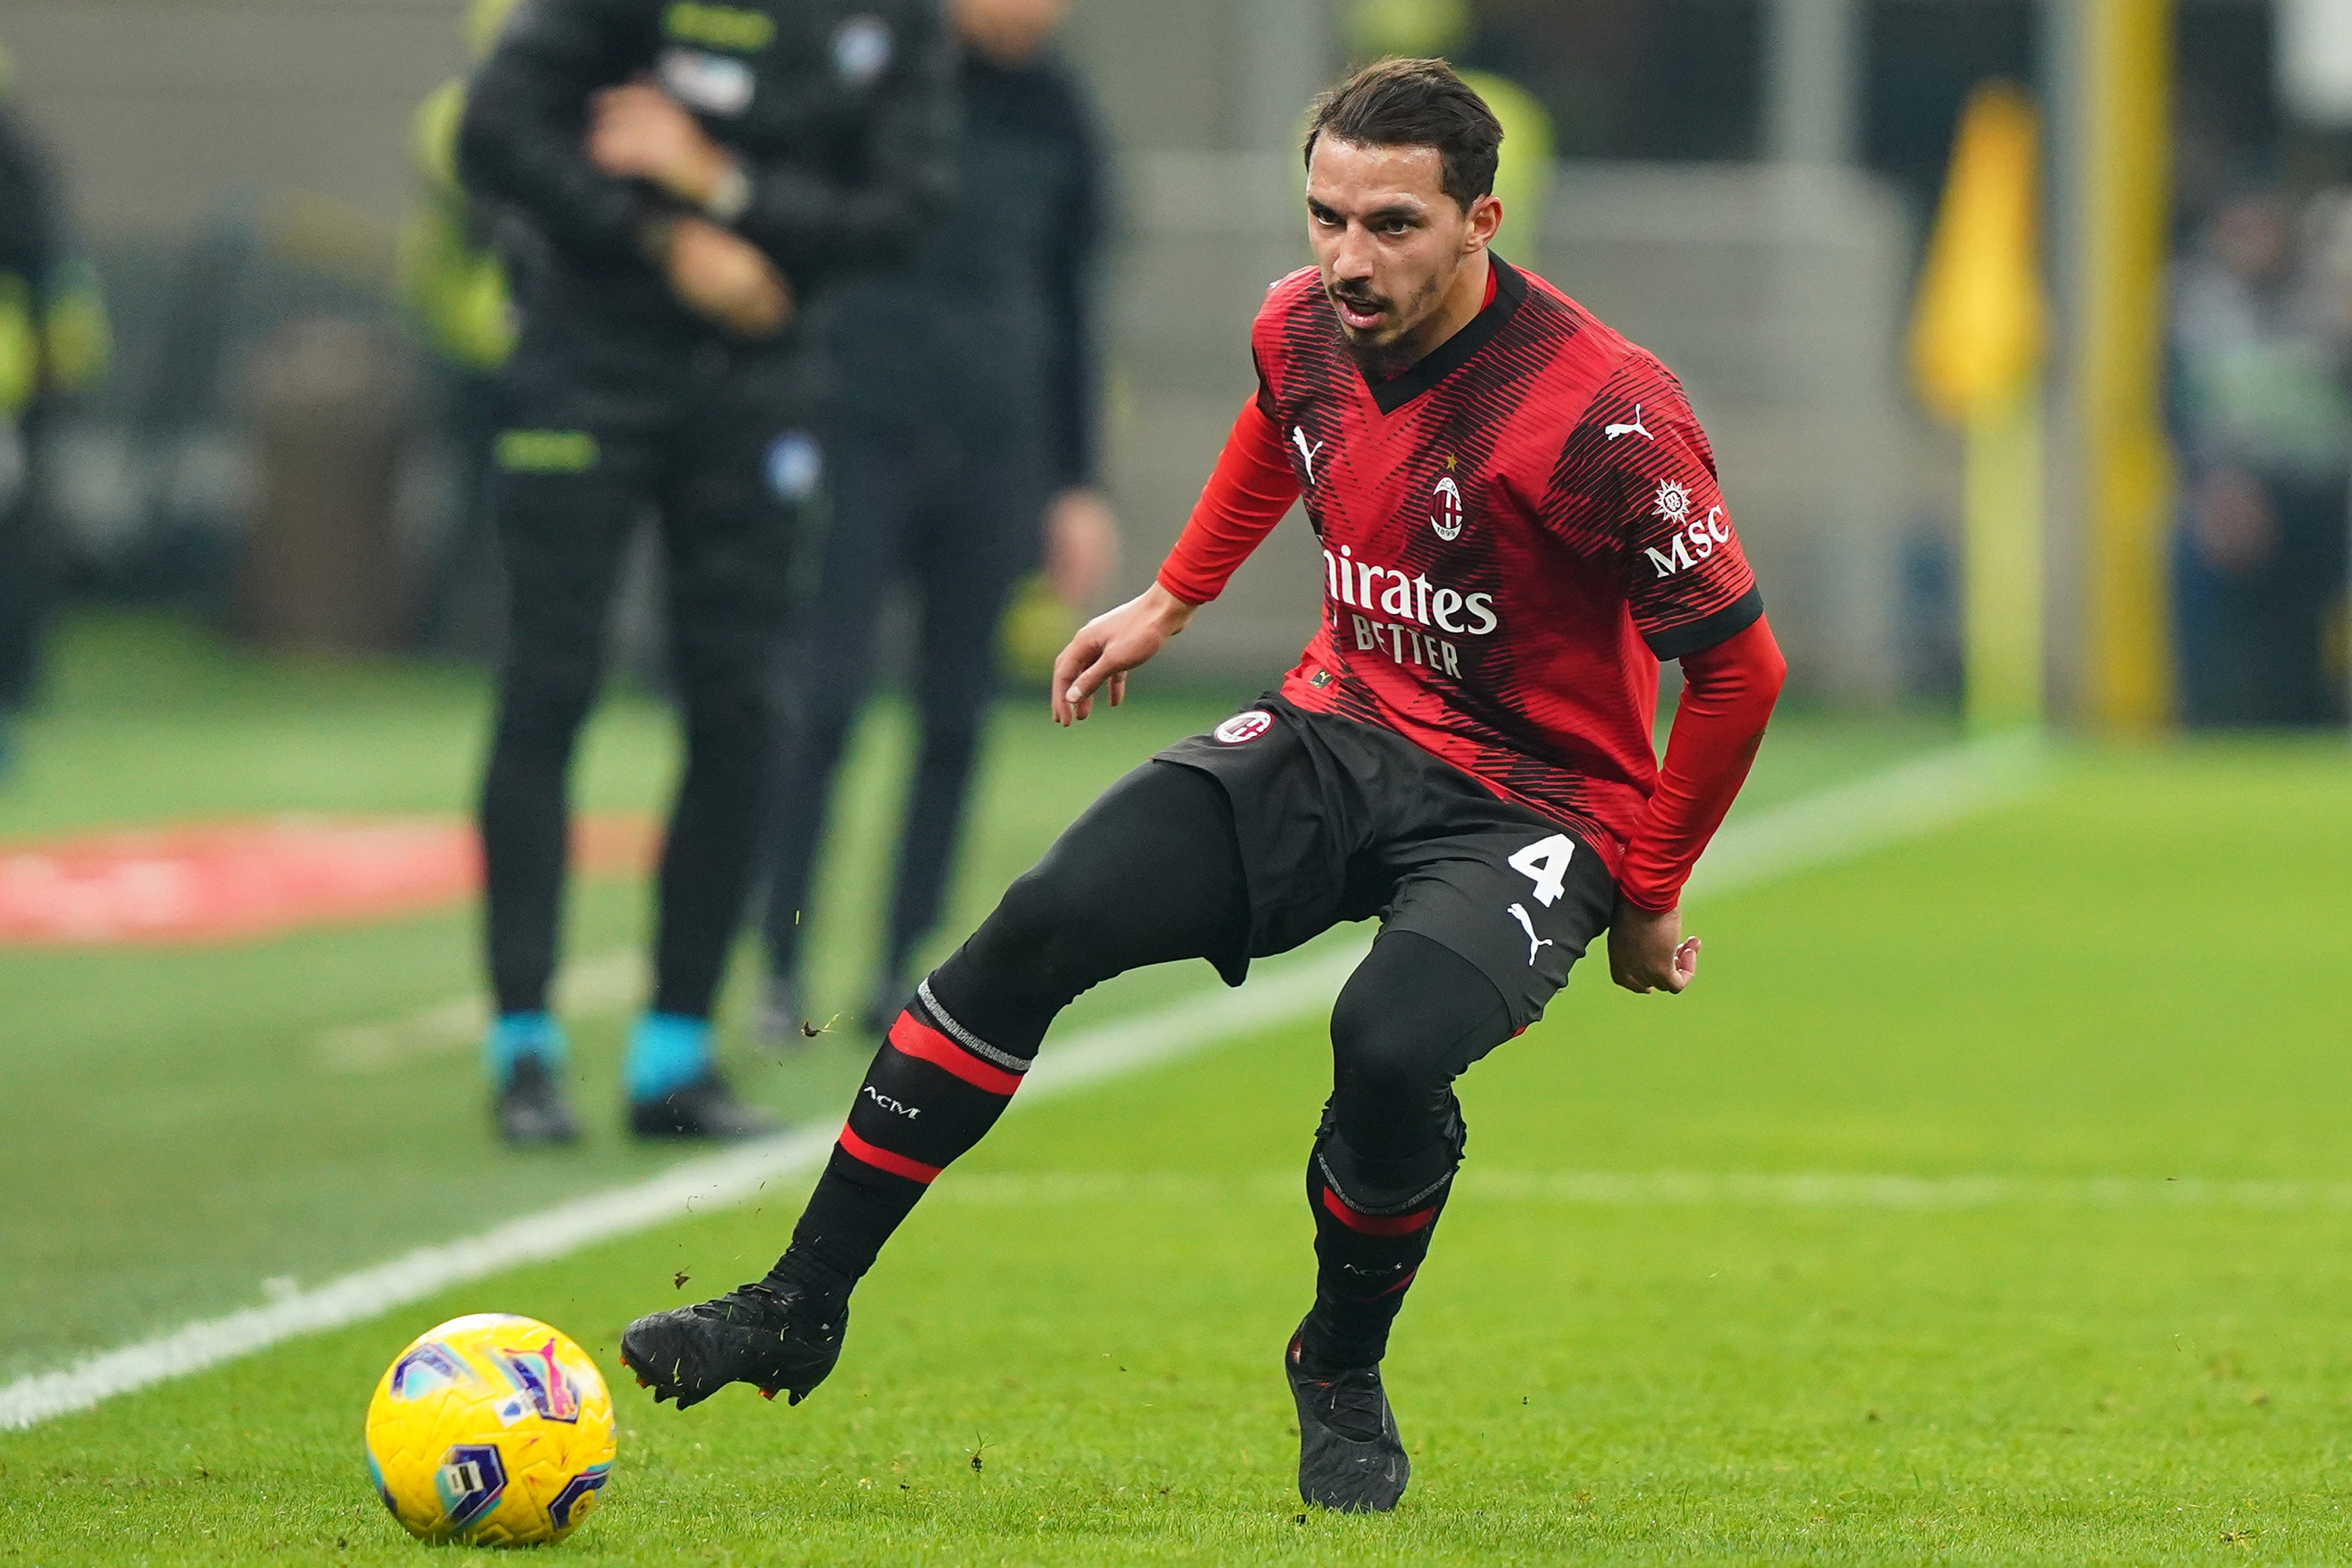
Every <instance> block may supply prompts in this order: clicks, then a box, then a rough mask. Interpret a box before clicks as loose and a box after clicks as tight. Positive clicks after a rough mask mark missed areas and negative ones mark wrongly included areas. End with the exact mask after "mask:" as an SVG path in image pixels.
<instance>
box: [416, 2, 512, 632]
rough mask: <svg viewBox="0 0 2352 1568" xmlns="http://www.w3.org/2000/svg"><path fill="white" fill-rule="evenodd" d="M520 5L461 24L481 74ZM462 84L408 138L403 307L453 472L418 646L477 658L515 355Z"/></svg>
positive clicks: (442, 92)
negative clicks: (466, 180)
mask: <svg viewBox="0 0 2352 1568" xmlns="http://www.w3.org/2000/svg"><path fill="white" fill-rule="evenodd" d="M515 4H516V0H475V4H474V5H473V6H472V8H471V9H470V10H469V11H468V12H467V16H466V29H465V31H466V45H467V52H468V53H470V54H471V55H472V57H473V58H474V60H475V61H476V62H477V63H479V62H480V61H481V60H483V59H485V58H488V55H489V52H490V49H491V47H492V46H493V45H495V44H496V43H497V42H498V36H499V27H500V26H503V25H504V23H505V21H506V18H507V15H508V13H509V12H511V11H512V10H513V9H514V8H515ZM465 112H466V79H465V78H463V77H453V78H452V79H449V80H447V81H445V82H443V83H442V84H441V85H440V86H439V87H437V88H436V89H433V92H432V95H431V96H430V97H428V98H426V99H425V101H424V102H423V103H421V104H419V105H418V106H417V109H416V118H415V123H414V126H413V128H412V131H411V140H410V153H411V155H412V156H413V158H414V159H415V165H416V180H417V186H418V193H419V195H420V198H421V199H420V200H419V201H418V203H417V205H416V206H415V209H414V210H413V211H412V212H410V213H409V215H408V218H407V221H406V222H405V223H404V224H403V225H402V226H401V233H400V285H401V300H402V303H403V304H404V305H405V306H406V307H407V309H408V314H409V317H410V320H411V321H413V322H414V323H415V327H416V329H417V331H418V333H419V335H420V336H421V337H422V338H423V340H424V342H425V347H426V348H427V349H429V350H430V351H431V352H432V354H433V358H434V363H435V368H436V373H437V374H436V376H435V378H434V380H435V390H436V395H437V401H438V404H439V414H440V417H441V426H442V437H443V440H444V441H445V442H446V446H447V449H448V454H449V458H450V462H451V465H452V467H453V468H454V470H455V471H454V473H453V476H452V477H453V479H454V480H455V483H454V485H453V486H452V492H453V493H452V496H451V504H450V508H449V511H450V526H449V532H448V535H447V537H446V538H445V539H443V540H442V541H441V542H440V544H439V548H438V550H437V552H436V556H435V559H434V561H433V563H432V565H431V566H430V568H429V569H428V572H427V574H426V580H425V585H424V592H423V594H422V595H421V600H422V602H421V605H420V612H421V613H420V616H419V624H418V626H417V628H416V631H417V641H418V642H419V643H420V644H421V645H422V646H424V647H428V648H434V649H437V650H442V651H473V650H475V649H476V648H477V647H479V646H480V643H481V636H480V632H479V630H478V625H479V623H480V622H482V621H484V620H486V619H488V618H490V617H489V616H485V615H483V614H481V613H479V612H480V609H481V608H485V607H487V606H480V605H478V601H479V600H480V599H481V598H482V597H483V596H484V595H485V593H486V592H487V590H488V584H487V583H486V582H485V578H486V577H494V576H495V574H494V573H489V572H486V571H485V570H484V568H485V566H486V565H488V563H489V559H490V556H491V554H492V547H491V544H490V540H489V523H488V516H487V512H488V478H489V470H490V452H491V446H492V443H493V442H494V441H495V440H496V438H497V436H498V432H499V390H500V387H501V385H502V383H501V381H500V377H499V373H500V372H501V371H502V370H504V369H505V367H506V363H507V361H508V359H509V358H510V357H511V356H512V355H513V353H514V346H515V338H516V336H517V322H516V320H515V310H514V297H513V290H512V289H511V288H510V286H509V282H508V279H507V268H506V262H505V259H504V258H502V257H501V256H499V252H498V248H497V245H496V243H495V237H494V236H493V234H492V215H491V214H489V213H488V212H486V211H485V210H484V209H483V208H482V207H481V206H480V205H478V203H476V202H475V201H474V200H473V198H472V197H470V196H468V195H467V194H466V187H465V185H464V184H463V183H461V182H460V181H459V180H458V178H457V126H458V122H459V121H461V120H462V119H463V117H464V115H465Z"/></svg>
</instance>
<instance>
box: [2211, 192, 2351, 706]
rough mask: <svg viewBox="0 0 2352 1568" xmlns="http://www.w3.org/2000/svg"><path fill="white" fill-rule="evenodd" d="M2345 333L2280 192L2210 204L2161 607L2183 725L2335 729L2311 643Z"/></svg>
mask: <svg viewBox="0 0 2352 1568" xmlns="http://www.w3.org/2000/svg"><path fill="white" fill-rule="evenodd" d="M2331 296H2333V297H2332V298H2331ZM2347 320H2352V310H2347V296H2346V294H2345V292H2344V290H2343V289H2342V286H2341V285H2337V286H2336V288H2334V289H2331V288H2330V286H2329V285H2328V282H2327V268H2326V266H2325V265H2323V258H2322V257H2321V256H2319V255H2318V254H2316V252H2315V247H2312V246H2310V245H2307V244H2305V243H2304V240H2303V236H2302V235H2301V234H2300V233H2299V232H2298V225H2297V221H2296V213H2295V209H2294V206H2293V205H2291V204H2290V203H2289V201H2288V200H2287V199H2286V197H2285V196H2284V195H2281V194H2280V193H2278V192H2276V191H2272V190H2258V191H2250V192H2242V193H2240V194H2238V195H2232V196H2231V197H2229V198H2227V199H2225V200H2223V201H2222V202H2221V203H2220V204H2219V205H2217V206H2216V208H2215V210H2214V211H2213V213H2212V215H2211V216H2210V218H2208V219H2207V221H2206V222H2205V223H2204V225H2203V226H2201V228H2200V232H2199V235H2198V238H2197V242H2196V247H2195V249H2194V251H2193V253H2192V254H2191V255H2190V256H2189V258H2186V259H2185V260H2184V261H2183V262H2182V263H2181V265H2180V267H2179V271H2178V275H2177V277H2176V279H2175V281H2174V286H2173V298H2172V331H2171V337H2172V351H2171V352H2172V368H2173V389H2172V405H2173V422H2174V429H2175V439H2176V442H2177V445H2178V447H2179V460H2180V469H2181V475H2180V493H2181V526H2180V528H2179V533H2178V535H2177V537H2176V541H2175V547H2174V594H2175V613H2176V616H2177V617H2178V621H2179V628H2178V629H2179V660H2180V696H2181V710H2182V717H2183V718H2184V719H2186V720H2187V721H2189V722H2190V723H2192V724H2315V723H2320V722H2323V721H2326V720H2328V719H2330V718H2333V717H2336V716H2338V715H2340V713H2341V712H2342V709H2343V699H2342V694H2341V691H2340V689H2339V683H2338V682H2336V681H2334V680H2331V679H2328V678H2327V677H2326V673H2325V671H2326V658H2325V656H2324V644H2325V640H2326V624H2327V618H2328V616H2329V615H2330V613H2331V612H2332V611H2333V610H2335V609H2336V607H2337V606H2339V605H2340V604H2341V602H2342V599H2343V594H2344V580H2345V571H2346V552H2345V546H2346V529H2347V512H2346V504H2347V479H2348V478H2352V399H2347V394H2346V387H2345V380H2344V368H2345V364H2346V361H2345V358H2344V354H2343V349H2344V346H2345V345H2346V343H2347V342H2352V334H2347V332H2346V331H2344V329H2343V326H2342V323H2343V322H2345V321H2347Z"/></svg>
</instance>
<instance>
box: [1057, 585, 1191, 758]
mask: <svg viewBox="0 0 2352 1568" xmlns="http://www.w3.org/2000/svg"><path fill="white" fill-rule="evenodd" d="M1197 607H1198V606H1196V605H1188V604H1186V603H1185V602H1184V601H1183V600H1181V599H1180V598H1178V597H1177V596H1176V595H1173V594H1171V593H1170V592H1169V591H1168V590H1167V589H1165V588H1163V587H1161V586H1160V584H1157V583H1154V584H1151V586H1150V587H1149V588H1146V589H1145V590H1144V591H1143V592H1142V593H1140V594H1138V595H1136V596H1135V597H1134V598H1132V599H1129V601H1128V602H1127V603H1126V604H1124V605H1119V606H1118V608H1116V609H1111V610H1106V611H1104V612H1103V613H1102V614H1101V615H1099V616H1096V617H1095V618H1094V619H1093V620H1091V621H1088V622H1087V624H1086V625H1085V626H1080V627H1079V628H1078V635H1077V636H1076V637H1072V638H1071V639H1070V646H1069V647H1066V648H1064V649H1063V650H1062V655H1061V657H1060V658H1056V659H1055V661H1054V692H1053V705H1054V722H1055V723H1056V724H1060V725H1063V726H1064V727H1067V726H1069V725H1070V724H1073V723H1075V722H1076V721H1078V720H1080V719H1084V718H1086V717H1087V716H1088V715H1089V714H1091V713H1092V712H1093V711H1094V706H1095V704H1094V700H1095V693H1096V692H1097V691H1101V690H1104V689H1108V695H1109V697H1110V703H1111V706H1112V707H1114V708H1116V707H1118V705H1119V704H1120V703H1121V702H1123V701H1125V700H1127V672H1128V671H1129V670H1130V669H1133V668H1136V667H1137V666H1138V665H1140V664H1143V663H1144V662H1146V661H1147V660H1149V659H1150V658H1151V656H1152V655H1153V654H1156V653H1158V652H1159V651H1160V648H1161V647H1163V646H1165V645H1166V643H1167V641H1168V639H1169V638H1170V637H1174V636H1175V635H1176V634H1177V633H1178V632H1181V631H1182V630H1183V629H1184V626H1185V624H1186V623H1187V622H1189V621H1190V620H1192V612H1193V610H1194V609H1196V608H1197Z"/></svg>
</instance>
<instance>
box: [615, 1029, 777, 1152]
mask: <svg viewBox="0 0 2352 1568" xmlns="http://www.w3.org/2000/svg"><path fill="white" fill-rule="evenodd" d="M627 1071H628V1081H629V1131H631V1132H633V1133H635V1135H636V1136H638V1137H640V1138H718V1139H730V1140H732V1139H742V1138H765V1137H767V1136H768V1135H769V1134H771V1133H773V1132H781V1131H783V1125H784V1124H783V1123H782V1122H781V1121H778V1120H776V1118H774V1117H773V1116H771V1115H769V1114H768V1112H766V1111H764V1110H761V1109H759V1108H758V1107H757V1106H752V1105H746V1104H744V1103H743V1102H742V1101H741V1100H738V1099H736V1098H735V1091H734V1090H733V1089H730V1088H728V1087H727V1080H726V1079H724V1078H722V1077H720V1076H719V1068H718V1064H717V1063H716V1062H715V1061H714V1060H713V1059H712V1053H711V1048H710V1020H709V1019H708V1018H689V1017H687V1016H684V1015H682V1014H677V1013H648V1014H646V1016H644V1017H642V1018H640V1019H638V1020H637V1026H636V1028H635V1031H633V1032H632V1033H631V1034H630V1036H629V1058H628V1068H627Z"/></svg>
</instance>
